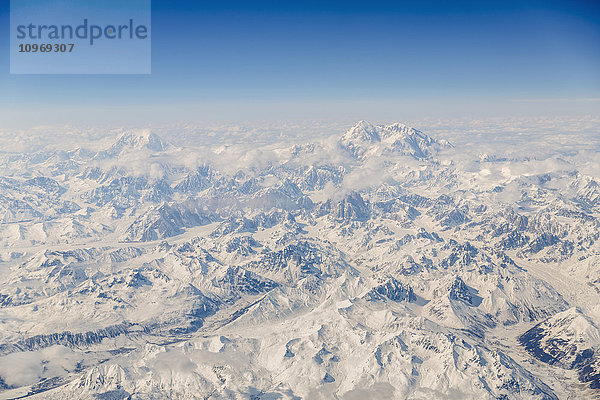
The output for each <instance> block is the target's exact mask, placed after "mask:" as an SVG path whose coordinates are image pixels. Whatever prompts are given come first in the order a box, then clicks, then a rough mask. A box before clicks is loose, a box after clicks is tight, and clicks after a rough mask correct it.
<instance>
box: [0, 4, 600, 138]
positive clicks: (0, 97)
mask: <svg viewBox="0 0 600 400" xmlns="http://www.w3.org/2000/svg"><path fill="white" fill-rule="evenodd" d="M0 4H1V8H0V27H2V28H1V30H0V48H2V51H0V127H2V126H9V125H14V126H17V125H27V124H33V123H35V124H38V123H39V124H42V123H68V122H73V123H85V122H89V123H99V122H107V123H115V124H118V123H126V124H136V123H142V122H144V123H145V122H156V123H167V122H178V121H195V120H199V121H200V120H207V119H211V118H214V119H219V120H228V119H231V120H238V119H240V120H243V119H245V118H253V117H254V118H259V119H288V118H290V119H293V118H301V119H304V118H308V119H310V118H330V119H335V118H338V117H339V118H348V117H349V118H353V117H356V118H368V119H373V118H381V119H388V120H391V119H399V120H402V119H403V118H409V117H412V118H414V117H417V116H418V117H430V118H435V117H453V116H455V117H464V116H477V115H489V116H505V115H513V114H514V115H519V114H523V113H529V114H573V113H588V114H589V113H596V114H598V111H599V110H600V102H598V101H597V100H598V98H600V2H597V1H526V0H524V1H510V0H508V1H477V2H469V1H437V2H434V1H419V2H415V1H413V2H402V1H397V2H393V3H388V2H378V1H365V2H355V1H339V2H337V1H304V2H282V1H279V2H277V1H253V2H249V1H244V2H234V1H213V2H204V1H194V2H192V1H180V0H174V1H173V0H172V1H166V0H164V1H163V0H153V2H152V74H151V75H147V76H144V75H137V76H136V75H133V76H128V75H96V76H86V75H65V76H55V75H10V74H9V51H8V47H9V34H8V25H9V24H8V21H9V2H8V1H7V0H0ZM523 100H526V101H523Z"/></svg>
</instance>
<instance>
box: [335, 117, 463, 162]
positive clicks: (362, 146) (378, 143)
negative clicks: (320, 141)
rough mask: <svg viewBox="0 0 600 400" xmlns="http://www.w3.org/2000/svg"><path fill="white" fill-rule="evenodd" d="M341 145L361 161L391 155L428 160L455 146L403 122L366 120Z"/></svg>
mask: <svg viewBox="0 0 600 400" xmlns="http://www.w3.org/2000/svg"><path fill="white" fill-rule="evenodd" d="M339 145H340V147H342V148H343V149H345V150H346V151H348V152H349V153H350V154H351V155H352V156H353V157H354V158H358V159H364V158H366V157H369V156H372V155H379V156H380V155H384V154H388V153H391V154H397V155H404V156H410V157H413V158H416V159H425V158H429V157H431V156H432V155H433V154H434V153H436V152H437V151H438V150H440V149H442V148H445V147H452V145H451V144H450V143H448V142H447V141H444V140H440V141H438V140H436V139H434V138H432V137H431V136H428V135H426V134H424V133H423V132H421V131H419V130H417V129H414V128H412V127H410V126H407V125H404V124H402V123H398V122H397V123H394V124H392V125H372V124H371V123H369V122H366V121H359V122H358V123H356V125H354V126H353V127H352V128H350V129H349V130H348V131H347V132H346V133H345V134H344V135H342V137H341V138H340V140H339Z"/></svg>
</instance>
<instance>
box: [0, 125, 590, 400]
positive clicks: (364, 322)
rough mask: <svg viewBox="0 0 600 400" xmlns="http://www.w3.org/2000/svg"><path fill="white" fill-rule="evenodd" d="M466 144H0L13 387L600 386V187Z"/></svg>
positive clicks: (0, 368) (582, 389) (387, 132)
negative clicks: (23, 149)
mask: <svg viewBox="0 0 600 400" xmlns="http://www.w3.org/2000/svg"><path fill="white" fill-rule="evenodd" d="M449 138H450V136H449V135H446V136H445V137H444V138H441V137H440V138H434V137H431V136H429V135H428V134H426V133H424V132H421V131H419V130H417V129H414V128H411V127H409V126H406V125H403V124H399V123H396V124H392V125H372V124H370V123H368V122H365V121H360V122H359V123H357V124H356V125H354V126H352V127H350V128H349V129H348V130H346V131H345V132H340V134H338V135H336V136H334V137H327V138H322V139H318V140H314V141H312V142H310V143H308V144H307V143H306V142H303V143H301V141H298V143H290V142H283V143H282V142H280V140H281V139H278V140H275V141H271V142H270V143H267V144H265V145H264V146H262V145H261V146H258V145H253V146H251V147H249V146H248V145H245V144H243V143H237V144H236V143H216V144H214V145H212V144H210V145H209V144H205V145H202V144H201V145H195V144H194V141H193V140H192V139H193V138H192V137H190V138H189V140H186V141H185V143H182V142H177V141H170V140H169V139H170V138H169V137H168V136H166V137H165V138H161V137H159V136H158V135H157V134H156V133H153V132H151V131H147V130H146V131H127V132H124V133H123V134H122V135H121V136H120V137H118V138H116V140H115V141H114V142H112V143H108V144H104V145H102V148H99V149H92V148H88V149H85V148H73V149H70V148H64V149H62V150H39V151H36V152H32V153H24V154H21V153H18V154H17V153H10V152H6V151H4V152H3V151H0V166H1V167H2V171H3V174H2V176H0V266H1V268H2V269H1V271H2V274H1V275H0V280H1V281H2V284H1V285H0V316H1V318H0V321H1V322H2V323H1V324H0V391H1V392H0V394H1V395H2V396H3V398H31V399H93V398H102V399H127V398H131V399H162V398H172V399H195V398H201V399H205V398H215V399H225V398H240V399H246V398H252V399H270V398H273V399H298V398H306V399H331V398H340V399H391V398H397V399H419V398H432V399H437V398H440V399H443V398H461V399H488V398H489V399H559V398H560V399H562V398H594V397H597V396H599V395H600V393H599V392H597V391H598V387H600V383H599V382H600V380H599V376H600V362H599V361H598V354H599V352H600V334H599V333H598V332H599V331H598V328H597V321H598V317H599V315H600V312H599V311H598V307H597V305H598V300H599V293H600V268H599V266H600V258H599V257H600V256H599V255H600V251H599V250H600V248H599V245H598V239H599V232H600V231H599V222H598V216H599V213H600V184H599V183H598V182H599V180H598V177H597V176H594V175H593V173H591V172H590V171H593V169H590V168H589V163H588V164H585V161H582V160H583V158H581V157H580V155H578V154H576V153H573V154H566V153H561V154H550V155H546V156H544V157H546V158H541V159H539V160H534V159H533V157H534V156H533V155H530V154H528V155H524V156H523V157H515V156H510V155H505V154H501V153H499V154H491V153H489V151H488V152H486V153H485V154H483V153H472V152H471V151H465V150H464V149H463V148H461V147H460V146H459V145H458V144H457V145H453V144H451V143H450V141H449V140H448V139H449ZM203 140H204V139H203ZM228 140H229V139H228ZM463 142H464V141H463ZM470 149H472V147H470ZM534 161H535V162H538V164H535V163H534ZM535 165H538V166H539V165H542V166H543V168H545V170H543V171H542V172H539V173H538V172H537V171H539V170H540V168H539V167H536V168H537V169H535V168H534V166H535ZM556 165H558V166H557V167H554V166H556ZM567 166H568V168H567Z"/></svg>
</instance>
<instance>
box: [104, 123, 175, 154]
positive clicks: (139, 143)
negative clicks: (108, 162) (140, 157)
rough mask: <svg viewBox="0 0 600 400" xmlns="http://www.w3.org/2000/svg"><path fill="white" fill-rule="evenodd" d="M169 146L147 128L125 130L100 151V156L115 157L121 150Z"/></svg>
mask: <svg viewBox="0 0 600 400" xmlns="http://www.w3.org/2000/svg"><path fill="white" fill-rule="evenodd" d="M168 147H169V146H168V145H167V143H166V142H165V141H164V140H163V139H162V138H161V137H160V136H158V135H157V134H156V133H154V132H151V131H150V130H149V129H142V130H138V131H133V132H126V133H124V134H123V135H121V137H119V139H118V140H117V141H116V142H115V143H114V144H113V145H112V146H110V147H109V148H108V149H107V150H105V151H103V152H100V153H99V155H100V157H101V158H104V157H107V156H108V157H116V156H118V155H119V154H121V153H123V152H129V151H136V150H146V149H147V150H150V151H155V152H159V151H165V150H166V149H167V148H168Z"/></svg>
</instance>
